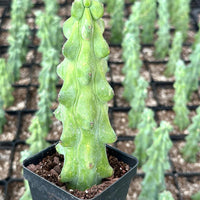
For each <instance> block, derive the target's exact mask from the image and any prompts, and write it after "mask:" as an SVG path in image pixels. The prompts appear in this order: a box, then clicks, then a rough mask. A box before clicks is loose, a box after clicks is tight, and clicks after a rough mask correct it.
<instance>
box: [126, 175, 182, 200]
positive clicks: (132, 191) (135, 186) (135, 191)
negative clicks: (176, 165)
mask: <svg viewBox="0 0 200 200" xmlns="http://www.w3.org/2000/svg"><path fill="white" fill-rule="evenodd" d="M142 181H143V178H142V177H135V178H134V179H133V180H132V181H131V184H130V187H129V191H128V195H127V200H133V199H134V200H137V199H138V197H139V194H140V192H141V190H142ZM165 183H166V190H168V191H170V192H171V193H172V195H173V198H174V200H178V193H179V191H178V190H177V188H176V185H175V181H174V178H173V176H167V177H165ZM184 200H185V199H184Z"/></svg>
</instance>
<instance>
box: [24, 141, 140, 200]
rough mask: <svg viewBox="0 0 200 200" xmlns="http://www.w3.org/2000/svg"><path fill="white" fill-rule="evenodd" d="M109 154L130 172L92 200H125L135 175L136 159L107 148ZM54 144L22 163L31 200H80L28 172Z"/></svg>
mask: <svg viewBox="0 0 200 200" xmlns="http://www.w3.org/2000/svg"><path fill="white" fill-rule="evenodd" d="M107 149H108V151H109V153H110V154H111V155H113V156H115V157H117V158H118V160H119V161H123V162H125V163H127V164H128V165H129V166H130V170H129V171H128V172H127V173H126V174H125V175H124V176H122V177H121V178H120V179H119V180H117V181H116V182H115V183H114V184H112V185H111V186H110V187H108V188H107V189H106V190H104V191H103V192H102V193H100V194H99V195H97V196H95V197H94V198H92V200H125V199H126V196H127V193H128V188H129V185H130V182H131V179H132V178H133V176H134V175H135V174H136V171H137V165H138V161H137V159H136V158H134V157H132V156H131V155H128V154H126V153H124V152H121V151H119V150H118V149H116V148H113V147H110V146H107ZM55 151H56V150H55V144H54V145H52V146H51V147H49V148H47V149H45V150H43V151H41V152H40V153H38V154H36V155H35V156H33V157H30V158H28V159H26V160H25V161H24V163H23V171H24V177H25V178H26V179H27V180H28V182H29V186H30V190H31V194H32V199H33V200H80V199H79V198H77V197H75V196H73V195H72V194H70V193H68V192H66V191H64V190H62V189H61V188H59V187H58V186H56V185H54V184H53V183H51V182H49V181H47V180H46V179H44V178H42V177H40V176H38V175H37V174H35V173H33V172H32V171H30V170H29V169H28V168H27V166H28V165H29V164H38V163H39V162H40V161H41V160H42V159H43V158H44V157H46V156H47V155H51V154H52V153H54V152H55Z"/></svg>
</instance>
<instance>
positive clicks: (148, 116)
mask: <svg viewBox="0 0 200 200" xmlns="http://www.w3.org/2000/svg"><path fill="white" fill-rule="evenodd" d="M155 127H156V122H155V120H154V112H153V111H152V110H150V109H148V108H145V109H144V111H143V113H142V119H141V122H140V123H139V124H138V126H137V129H138V130H139V133H138V134H137V135H136V137H135V140H134V144H135V151H134V152H133V155H134V156H135V157H137V158H138V160H139V166H142V165H143V164H144V163H145V161H146V160H147V153H146V150H147V149H148V148H149V147H150V145H151V144H152V141H153V131H154V128H155ZM141 141H142V142H141Z"/></svg>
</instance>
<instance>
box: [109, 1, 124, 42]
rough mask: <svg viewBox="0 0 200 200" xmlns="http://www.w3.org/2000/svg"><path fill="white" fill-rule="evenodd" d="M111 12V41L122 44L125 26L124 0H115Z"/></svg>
mask: <svg viewBox="0 0 200 200" xmlns="http://www.w3.org/2000/svg"><path fill="white" fill-rule="evenodd" d="M114 2H115V4H114V7H112V12H111V21H110V24H111V39H110V41H111V43H113V44H120V43H121V42H122V30H123V27H124V21H123V17H124V0H115V1H114Z"/></svg>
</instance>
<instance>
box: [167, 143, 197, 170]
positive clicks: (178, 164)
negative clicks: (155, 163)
mask: <svg viewBox="0 0 200 200" xmlns="http://www.w3.org/2000/svg"><path fill="white" fill-rule="evenodd" d="M184 145H185V142H176V143H174V144H173V147H172V149H171V150H170V158H171V161H172V163H173V165H174V168H175V170H176V172H178V173H182V172H184V173H191V172H198V173H200V152H199V153H198V154H197V161H196V162H195V163H189V162H186V161H185V160H184V158H183V156H182V154H181V152H180V151H181V149H182V148H183V147H184Z"/></svg>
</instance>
